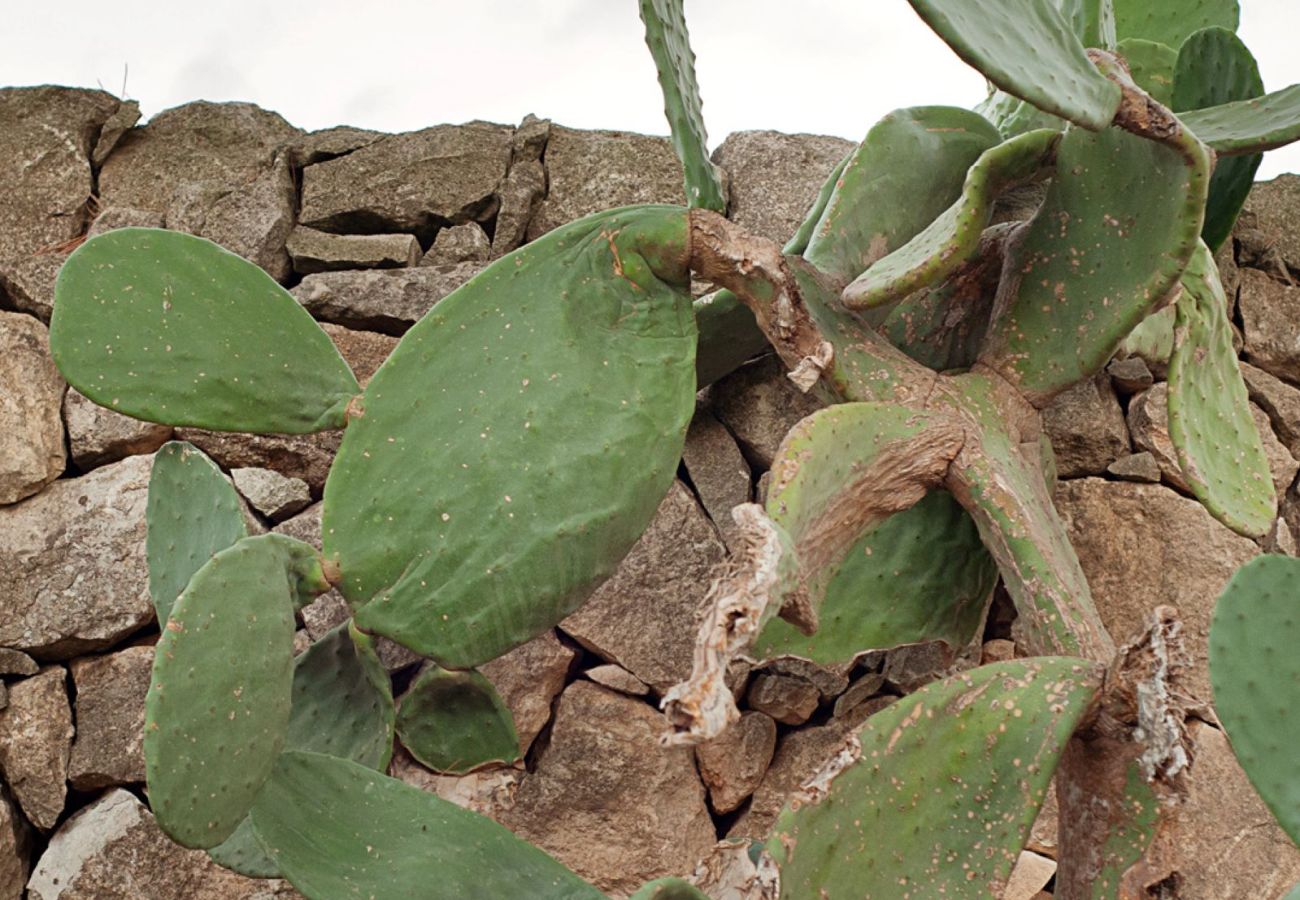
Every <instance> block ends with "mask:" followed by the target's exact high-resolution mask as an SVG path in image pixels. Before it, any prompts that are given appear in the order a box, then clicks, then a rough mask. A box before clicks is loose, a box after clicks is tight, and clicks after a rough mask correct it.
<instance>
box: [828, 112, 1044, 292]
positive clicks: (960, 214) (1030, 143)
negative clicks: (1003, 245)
mask: <svg viewBox="0 0 1300 900" xmlns="http://www.w3.org/2000/svg"><path fill="white" fill-rule="evenodd" d="M1059 139H1060V134H1059V133H1058V132H1056V131H1052V130H1050V129H1042V130H1039V131H1030V132H1027V133H1026V134H1022V135H1020V136H1019V137H1015V138H1012V139H1011V140H1009V141H1005V142H1003V143H1001V144H998V145H997V146H996V147H993V148H991V149H989V150H985V151H984V153H983V154H982V155H981V156H980V158H979V159H978V160H976V162H975V164H974V165H972V166H971V167H970V171H969V172H967V174H966V180H965V183H964V185H963V186H962V192H961V196H960V197H959V198H958V199H957V201H956V202H955V203H953V204H952V205H951V206H949V207H948V208H947V209H946V210H944V211H943V212H942V213H940V214H939V216H938V217H936V218H935V219H934V221H932V222H931V223H930V224H929V225H928V226H926V228H925V229H924V230H923V231H921V232H920V233H919V234H917V235H916V236H915V237H913V238H912V239H911V240H910V241H908V242H907V243H906V244H904V245H903V246H902V247H899V248H898V249H897V250H895V251H894V252H892V253H890V254H889V255H888V256H886V257H884V258H883V259H881V260H880V261H879V262H877V263H875V264H874V265H872V266H871V267H870V268H869V269H867V270H866V271H865V272H863V273H862V275H861V276H859V277H858V278H857V279H856V280H854V281H853V282H852V283H851V284H850V285H849V286H848V287H846V288H845V289H844V293H843V294H842V295H841V299H842V300H843V301H844V305H845V306H847V307H849V308H850V309H864V308H870V307H874V306H883V305H884V304H886V303H890V302H893V301H896V300H900V299H902V298H903V297H906V296H907V295H908V294H910V293H912V292H913V291H916V290H919V289H920V288H922V287H925V286H926V285H928V284H933V283H934V282H936V281H941V280H943V279H944V278H947V277H948V276H949V275H950V274H952V272H953V271H954V270H956V269H957V268H958V267H959V266H961V265H962V263H964V262H965V261H966V260H967V259H969V258H970V256H971V255H972V254H973V253H974V252H975V250H976V248H977V247H978V246H979V241H980V235H981V234H983V232H984V229H985V228H986V227H987V226H988V224H989V218H990V217H991V216H992V215H993V204H994V202H995V201H996V200H997V198H998V195H1000V194H1001V193H1002V192H1003V191H1005V190H1007V189H1008V188H1011V187H1013V186H1014V185H1016V184H1021V183H1024V182H1027V181H1030V180H1032V179H1033V178H1035V177H1036V176H1037V175H1038V174H1039V173H1040V172H1042V171H1043V170H1044V168H1045V167H1047V166H1049V165H1050V164H1051V160H1052V153H1053V151H1054V150H1055V149H1056V144H1057V141H1058V140H1059Z"/></svg>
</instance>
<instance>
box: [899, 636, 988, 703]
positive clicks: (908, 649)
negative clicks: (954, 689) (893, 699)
mask: <svg viewBox="0 0 1300 900" xmlns="http://www.w3.org/2000/svg"><path fill="white" fill-rule="evenodd" d="M950 656H951V651H949V649H948V647H947V645H945V644H944V643H943V642H941V641H929V642H927V643H924V644H908V645H907V646H904V647H899V648H897V649H896V650H891V651H889V655H888V656H886V657H885V667H884V676H885V681H886V682H888V683H889V684H891V685H893V686H894V687H895V688H897V689H898V690H900V691H902V692H903V693H904V694H910V693H911V692H912V691H914V690H916V689H918V688H921V687H924V686H925V685H927V684H929V683H930V682H931V681H934V680H935V679H937V678H941V677H943V676H944V675H947V674H948V673H949V672H950V671H952V670H953V669H954V668H956V669H960V668H969V666H968V665H966V664H965V661H964V659H963V658H959V659H958V660H957V661H956V662H955V663H954V662H953V660H952V659H950Z"/></svg>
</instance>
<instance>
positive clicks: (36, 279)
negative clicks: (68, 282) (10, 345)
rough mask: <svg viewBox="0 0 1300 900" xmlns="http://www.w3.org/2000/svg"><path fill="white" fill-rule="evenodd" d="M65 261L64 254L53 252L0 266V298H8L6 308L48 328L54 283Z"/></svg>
mask: <svg viewBox="0 0 1300 900" xmlns="http://www.w3.org/2000/svg"><path fill="white" fill-rule="evenodd" d="M67 258H68V253H67V251H64V250H62V249H56V250H50V251H48V252H43V253H33V254H30V255H27V256H19V257H15V258H14V259H11V260H8V261H7V262H4V263H3V264H0V294H3V295H4V296H7V297H8V298H9V303H8V305H9V306H12V307H13V308H14V309H16V310H19V311H20V312H25V313H30V314H31V315H33V316H35V317H36V318H38V319H40V320H41V321H42V322H45V323H47V324H48V323H49V321H50V316H51V315H53V314H54V282H55V280H57V278H58V276H59V269H60V268H61V267H62V266H63V263H64V261H65V260H66V259H67Z"/></svg>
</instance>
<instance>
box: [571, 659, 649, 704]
mask: <svg viewBox="0 0 1300 900" xmlns="http://www.w3.org/2000/svg"><path fill="white" fill-rule="evenodd" d="M582 674H583V675H584V676H585V677H587V678H589V679H590V680H592V681H594V682H596V684H598V685H600V686H601V687H607V688H609V689H610V690H611V691H618V692H619V693H620V694H627V695H628V696H629V697H646V696H648V695H649V694H650V686H649V685H648V684H646V683H645V682H644V681H642V680H641V679H640V678H637V677H636V676H635V675H633V674H632V673H631V672H629V671H628V670H627V669H625V668H623V667H622V666H619V665H615V664H614V663H605V665H603V666H593V667H592V668H590V669H588V670H587V671H585V672H583V673H582Z"/></svg>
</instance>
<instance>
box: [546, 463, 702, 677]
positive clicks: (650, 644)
mask: <svg viewBox="0 0 1300 900" xmlns="http://www.w3.org/2000/svg"><path fill="white" fill-rule="evenodd" d="M723 555H724V549H723V546H722V542H721V541H719V540H718V536H717V533H716V532H715V531H714V530H713V526H712V525H710V524H709V520H708V519H707V518H705V516H704V512H703V511H702V510H701V509H700V507H699V505H698V504H697V503H696V502H695V498H694V497H692V496H691V493H690V491H688V490H687V489H686V487H685V486H684V485H682V483H681V482H673V486H672V487H671V488H670V489H669V491H668V495H667V496H666V497H665V498H664V499H663V502H661V503H660V504H659V510H658V512H656V513H655V517H654V520H653V521H651V523H650V527H649V528H647V529H646V531H645V533H644V534H643V535H642V536H641V539H640V540H638V541H637V542H636V544H635V545H634V546H633V547H632V549H631V550H630V551H629V552H628V554H627V556H625V557H624V558H623V561H622V563H620V564H619V567H618V569H617V571H615V572H614V574H613V575H612V576H611V577H610V579H609V580H608V581H606V582H605V583H604V584H602V585H601V586H600V588H599V589H598V590H597V591H596V592H595V593H594V594H593V595H592V596H591V599H589V600H588V601H587V602H586V604H585V605H583V606H582V608H580V609H579V610H578V611H577V612H575V613H573V614H572V615H571V616H569V617H568V618H567V619H565V620H564V621H563V622H561V623H560V628H561V629H562V630H563V631H564V632H565V633H567V634H569V635H570V636H572V637H573V638H574V640H576V641H577V642H578V643H580V644H582V645H583V646H584V647H586V648H587V649H588V650H590V651H592V652H593V653H595V654H597V655H598V656H600V657H601V658H602V659H605V660H607V661H609V662H616V663H618V664H619V665H621V666H622V667H623V668H625V669H627V670H628V671H629V672H631V673H632V674H633V675H635V676H636V677H637V678H639V679H641V680H642V681H644V682H645V683H646V684H648V685H650V686H651V687H653V688H654V689H655V690H657V691H659V692H663V691H665V690H667V689H668V688H669V687H670V686H672V685H674V684H676V683H677V682H679V681H683V680H685V679H686V678H687V677H688V676H689V675H690V673H691V662H692V652H693V648H694V645H695V634H696V630H697V628H698V620H697V614H698V613H699V610H700V607H701V605H702V604H703V602H704V598H705V594H706V593H707V591H708V589H709V584H710V583H711V581H712V578H713V575H714V574H715V573H714V569H715V567H716V565H717V564H718V563H719V562H720V561H721V560H722V557H723Z"/></svg>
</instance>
